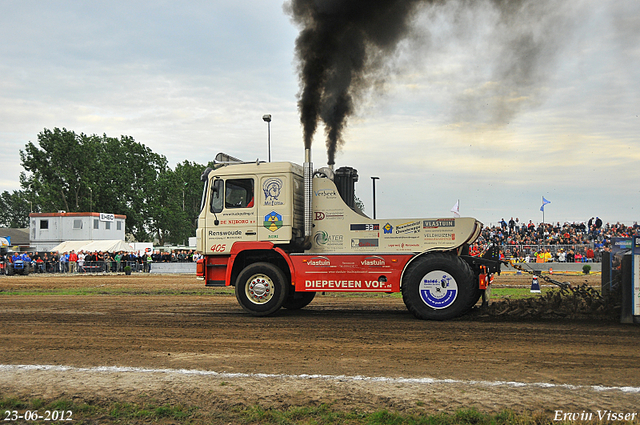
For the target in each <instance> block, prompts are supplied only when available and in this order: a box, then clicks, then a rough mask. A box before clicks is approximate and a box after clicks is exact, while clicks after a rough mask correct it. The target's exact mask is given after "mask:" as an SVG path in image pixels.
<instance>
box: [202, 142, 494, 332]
mask: <svg viewBox="0 0 640 425" xmlns="http://www.w3.org/2000/svg"><path fill="white" fill-rule="evenodd" d="M310 159H311V153H310V150H308V149H307V150H306V151H305V162H304V164H303V165H302V166H300V165H298V164H294V163H291V162H262V161H254V162H243V161H240V160H238V159H236V158H233V157H231V156H228V155H225V154H218V155H217V156H216V160H215V161H214V166H213V167H209V168H207V169H206V170H205V171H204V173H203V174H202V177H201V179H202V181H203V182H204V189H203V193H202V205H201V212H200V215H199V217H198V229H197V233H196V238H197V251H198V252H199V253H201V254H202V258H201V259H200V260H199V261H198V265H197V276H198V278H199V279H202V280H204V281H205V284H206V286H234V287H235V295H236V298H237V300H238V302H239V304H240V305H241V306H242V308H243V309H244V310H246V311H247V312H249V313H250V314H252V315H255V316H266V315H270V314H273V313H274V312H276V311H277V310H279V309H280V308H281V307H284V308H286V309H300V308H303V307H305V306H306V305H308V304H309V303H310V302H311V301H312V300H313V298H314V296H315V294H316V293H317V292H324V293H328V292H373V293H393V292H402V298H403V300H404V303H405V305H406V306H407V308H408V309H409V311H410V312H411V313H413V315H414V316H415V317H417V318H419V319H428V320H447V319H451V318H454V317H457V316H460V315H463V314H465V313H467V312H468V311H469V310H470V309H471V308H472V307H473V306H474V305H475V304H476V303H477V302H478V301H479V299H480V298H481V297H483V300H486V297H487V296H488V289H489V285H490V282H491V278H492V275H493V274H494V273H499V272H500V261H499V259H498V252H497V250H496V249H489V250H487V252H485V253H484V254H483V255H481V256H470V255H469V246H470V244H472V243H473V242H474V241H475V240H476V239H477V238H478V236H479V235H480V232H481V230H482V223H480V222H479V221H478V220H476V219H474V218H469V217H461V218H420V219H417V218H409V219H388V220H387V219H371V218H369V217H367V216H366V215H365V214H364V213H363V212H362V211H361V210H360V209H359V208H358V206H357V204H356V202H355V201H354V200H355V183H356V182H357V180H358V174H357V171H356V170H355V169H353V168H350V167H342V168H340V169H338V170H335V171H334V170H333V169H332V168H328V167H323V168H320V169H318V170H314V169H313V164H312V163H311V160H310Z"/></svg>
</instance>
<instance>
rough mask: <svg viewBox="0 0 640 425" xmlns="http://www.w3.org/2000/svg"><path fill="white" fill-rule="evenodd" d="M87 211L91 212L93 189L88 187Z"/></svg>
mask: <svg viewBox="0 0 640 425" xmlns="http://www.w3.org/2000/svg"><path fill="white" fill-rule="evenodd" d="M89 210H90V211H89V212H93V189H91V188H89Z"/></svg>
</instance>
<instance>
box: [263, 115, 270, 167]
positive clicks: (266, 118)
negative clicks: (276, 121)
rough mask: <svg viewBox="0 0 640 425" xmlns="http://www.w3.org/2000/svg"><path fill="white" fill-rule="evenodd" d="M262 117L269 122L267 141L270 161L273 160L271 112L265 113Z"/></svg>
mask: <svg viewBox="0 0 640 425" xmlns="http://www.w3.org/2000/svg"><path fill="white" fill-rule="evenodd" d="M262 119H263V120H264V121H265V122H266V123H267V141H268V143H269V162H271V114H264V115H263V116H262Z"/></svg>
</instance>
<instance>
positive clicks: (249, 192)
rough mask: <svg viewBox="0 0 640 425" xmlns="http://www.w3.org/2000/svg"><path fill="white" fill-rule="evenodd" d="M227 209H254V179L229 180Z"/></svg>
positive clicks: (227, 183) (227, 185)
mask: <svg viewBox="0 0 640 425" xmlns="http://www.w3.org/2000/svg"><path fill="white" fill-rule="evenodd" d="M225 186H226V190H225V197H224V207H225V208H252V207H253V205H254V196H253V179H234V180H227V182H226V185H225Z"/></svg>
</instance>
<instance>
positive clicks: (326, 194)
mask: <svg viewBox="0 0 640 425" xmlns="http://www.w3.org/2000/svg"><path fill="white" fill-rule="evenodd" d="M313 194H314V195H315V196H316V197H319V198H326V199H334V198H337V197H338V191H336V190H334V189H320V190H316V191H314V192H313Z"/></svg>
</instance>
